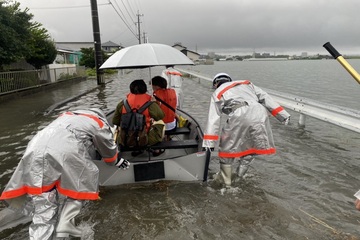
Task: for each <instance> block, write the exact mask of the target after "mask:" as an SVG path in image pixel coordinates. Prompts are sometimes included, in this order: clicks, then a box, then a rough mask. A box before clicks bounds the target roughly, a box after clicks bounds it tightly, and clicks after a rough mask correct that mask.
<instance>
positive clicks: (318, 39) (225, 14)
mask: <svg viewBox="0 0 360 240" xmlns="http://www.w3.org/2000/svg"><path fill="white" fill-rule="evenodd" d="M19 2H21V3H22V6H27V7H29V8H30V11H31V12H32V13H33V14H34V15H35V20H37V21H39V22H40V23H42V24H43V25H44V26H45V27H46V28H47V29H48V30H49V32H50V33H51V34H52V37H53V38H54V39H55V40H56V41H92V22H91V12H90V7H81V8H80V7H78V8H57V7H65V6H66V7H70V6H80V5H82V6H85V5H90V1H70V0H63V1H50V0H21V1H19ZM111 2H112V3H113V6H114V7H112V6H111V5H104V4H106V3H108V1H105V0H98V4H99V19H100V30H101V40H102V41H103V42H105V41H109V40H111V41H114V42H117V43H121V44H122V45H124V46H129V45H133V44H137V43H138V40H137V39H136V38H135V36H134V34H133V33H131V32H130V30H128V28H127V27H126V26H125V25H124V23H123V21H122V20H121V19H120V17H119V16H118V15H117V13H116V11H115V10H114V8H116V9H118V6H119V7H120V8H121V12H122V13H120V14H121V15H122V14H124V15H125V18H126V19H127V23H128V25H129V26H130V27H131V28H132V29H133V32H135V33H136V34H137V29H136V28H135V27H134V21H137V17H136V16H135V14H136V13H137V11H138V10H139V13H140V14H143V16H141V17H140V21H141V22H142V23H141V34H142V33H143V32H145V33H146V36H147V37H148V39H149V42H157V43H165V44H169V45H172V44H173V43H175V42H181V43H182V44H183V45H184V46H187V47H188V49H190V50H197V51H198V52H200V53H207V52H209V51H215V52H218V53H240V54H241V53H246V52H248V53H250V52H252V51H257V52H270V53H273V52H276V53H278V54H280V53H300V52H304V51H306V52H310V53H320V54H325V53H327V52H326V50H325V49H324V48H323V47H322V45H323V44H324V43H325V42H328V41H330V42H331V43H332V44H333V45H334V46H335V47H336V48H337V49H338V50H339V51H340V52H341V53H343V54H349V53H357V54H359V53H360V44H359V40H360V31H358V29H359V27H358V23H359V22H360V15H359V14H358V9H360V1H359V0H347V1H339V0H274V1H268V0H222V1H219V0H181V1H171V0H151V1H149V0H131V1H130V0H122V1H121V0H117V1H116V2H115V0H111ZM123 3H124V4H125V5H126V8H125V7H124V5H123ZM118 11H119V10H118ZM128 12H129V13H130V14H131V15H132V19H130V17H128V15H127V13H128Z"/></svg>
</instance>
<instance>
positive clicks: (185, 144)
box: [120, 139, 199, 152]
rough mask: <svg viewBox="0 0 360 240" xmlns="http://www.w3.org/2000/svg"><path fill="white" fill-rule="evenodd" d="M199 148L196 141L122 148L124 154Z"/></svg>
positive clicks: (189, 140)
mask: <svg viewBox="0 0 360 240" xmlns="http://www.w3.org/2000/svg"><path fill="white" fill-rule="evenodd" d="M198 146H199V143H198V141H196V140H195V139H187V140H177V141H162V142H159V143H157V144H154V145H151V146H145V147H139V148H124V147H121V150H120V151H122V152H128V151H136V150H148V149H181V148H197V147H198Z"/></svg>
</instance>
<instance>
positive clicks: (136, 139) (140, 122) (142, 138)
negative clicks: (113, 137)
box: [119, 99, 152, 148]
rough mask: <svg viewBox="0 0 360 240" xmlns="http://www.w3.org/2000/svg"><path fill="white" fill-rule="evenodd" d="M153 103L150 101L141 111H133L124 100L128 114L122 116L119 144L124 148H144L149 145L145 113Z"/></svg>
mask: <svg viewBox="0 0 360 240" xmlns="http://www.w3.org/2000/svg"><path fill="white" fill-rule="evenodd" d="M151 103H152V102H151V101H148V102H146V103H145V104H144V105H142V106H141V107H140V108H139V109H135V108H134V109H131V108H130V106H129V103H128V101H127V99H125V100H124V108H125V110H126V113H124V114H122V115H121V123H120V138H119V144H120V145H122V146H124V147H130V148H131V147H142V146H146V145H147V144H148V136H147V131H146V117H145V115H144V114H143V112H144V111H145V110H146V109H147V108H148V107H149V106H150V104H151Z"/></svg>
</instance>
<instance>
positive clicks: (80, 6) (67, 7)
mask: <svg viewBox="0 0 360 240" xmlns="http://www.w3.org/2000/svg"><path fill="white" fill-rule="evenodd" d="M109 4H110V3H100V4H98V6H102V5H109ZM88 7H90V5H79V6H66V7H43V8H42V7H39V8H31V10H38V9H41V10H51V9H69V8H88Z"/></svg>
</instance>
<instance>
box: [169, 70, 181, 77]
mask: <svg viewBox="0 0 360 240" xmlns="http://www.w3.org/2000/svg"><path fill="white" fill-rule="evenodd" d="M166 74H170V75H178V76H182V74H181V73H179V72H172V71H167V72H166Z"/></svg>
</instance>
